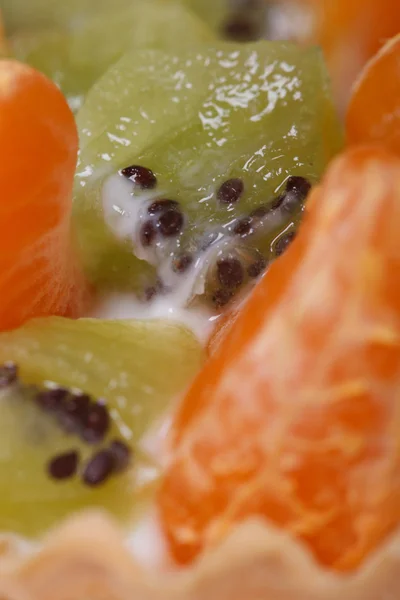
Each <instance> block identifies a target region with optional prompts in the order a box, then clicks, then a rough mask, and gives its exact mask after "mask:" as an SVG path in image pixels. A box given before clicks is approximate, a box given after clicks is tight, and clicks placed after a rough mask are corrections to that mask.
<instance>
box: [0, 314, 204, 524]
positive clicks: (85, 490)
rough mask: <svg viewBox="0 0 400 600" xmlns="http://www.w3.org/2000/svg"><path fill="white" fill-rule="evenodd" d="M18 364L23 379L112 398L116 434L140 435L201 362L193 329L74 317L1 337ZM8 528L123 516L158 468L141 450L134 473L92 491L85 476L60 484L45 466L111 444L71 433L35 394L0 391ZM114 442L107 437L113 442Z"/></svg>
mask: <svg viewBox="0 0 400 600" xmlns="http://www.w3.org/2000/svg"><path fill="white" fill-rule="evenodd" d="M6 361H14V362H15V363H17V364H18V365H19V368H20V375H21V379H22V381H23V382H24V383H27V384H33V385H39V386H42V385H43V383H44V382H46V381H50V382H56V383H57V384H58V385H60V386H65V387H67V388H69V389H70V388H73V389H74V388H78V389H80V390H83V392H85V393H87V394H90V395H91V396H93V397H94V398H96V399H99V398H104V399H105V401H106V403H107V407H108V409H109V412H110V415H111V418H112V424H111V431H110V434H109V436H108V437H109V439H114V438H117V439H118V438H119V439H121V438H122V439H125V440H126V441H127V442H128V444H129V445H131V446H133V448H134V449H135V448H136V444H137V442H138V440H139V438H140V437H141V436H142V435H143V433H144V432H145V431H147V429H148V427H149V426H150V425H151V423H152V422H153V421H154V420H155V419H157V417H159V416H160V415H161V414H162V413H163V411H164V410H165V409H166V408H167V406H168V404H169V403H170V402H171V401H172V400H173V399H174V398H175V397H176V395H177V394H179V393H182V391H183V390H184V389H185V386H187V384H188V383H189V382H190V380H191V377H193V375H194V374H195V373H196V371H197V370H198V368H199V366H200V364H201V361H202V351H201V349H200V347H199V345H198V343H197V342H196V341H195V340H194V338H193V337H192V335H191V334H189V333H188V332H186V330H185V329H183V328H181V327H179V326H175V325H170V324H164V323H160V322H157V321H154V322H144V321H143V322H125V321H99V320H91V319H82V320H78V321H69V320H67V319H61V318H48V319H39V320H34V321H31V322H30V323H29V324H27V325H25V326H24V327H23V328H21V329H18V330H15V331H13V332H11V333H6V334H2V335H1V336H0V363H3V362H6ZM0 407H1V415H2V416H1V423H0V427H1V436H0V487H1V489H2V490H4V491H6V492H7V493H4V494H3V495H2V499H1V500H0V531H7V530H9V531H13V532H18V533H21V534H25V535H35V534H37V533H39V532H40V531H43V530H45V529H46V528H47V527H49V526H52V525H53V524H55V523H56V522H57V521H58V520H59V519H60V518H62V517H63V516H65V515H66V514H69V513H70V512H71V511H74V510H77V509H79V508H84V507H85V506H93V505H96V506H103V507H105V508H107V509H108V510H110V511H111V512H113V513H114V514H115V515H116V516H118V517H120V518H124V517H125V518H126V517H128V516H129V515H132V513H133V512H134V511H135V510H136V509H137V507H138V504H140V503H141V502H143V501H144V500H145V496H146V494H148V493H149V492H150V491H151V482H150V483H148V482H147V483H148V485H147V484H146V477H147V480H148V479H149V477H148V476H149V474H150V475H151V477H152V480H153V484H154V479H155V477H156V475H155V473H157V468H156V466H155V465H154V464H153V463H152V462H151V461H150V460H149V458H146V456H143V455H142V454H141V452H140V450H138V449H136V451H135V452H134V458H133V466H132V469H128V470H127V471H126V472H125V473H122V474H120V475H118V476H115V477H112V478H110V479H109V480H108V481H107V482H106V483H105V484H104V485H101V486H100V487H96V488H89V487H87V486H85V485H84V484H83V483H82V480H81V477H78V476H76V477H74V478H72V479H68V480H66V481H54V480H53V479H51V478H50V477H49V476H48V474H47V470H46V465H47V464H48V463H49V461H50V460H51V459H52V458H54V457H55V456H57V455H59V454H60V453H62V452H67V451H71V450H78V451H79V453H80V456H81V458H82V464H84V463H85V461H86V460H87V459H89V457H91V456H92V455H93V452H94V451H96V450H99V448H103V447H104V446H105V444H100V445H99V444H98V445H97V446H96V445H92V444H91V445H88V444H87V443H84V442H82V441H81V440H80V439H79V438H78V437H76V436H74V435H71V434H66V433H65V432H63V430H62V429H61V428H60V427H59V426H57V425H56V422H55V420H54V418H53V417H52V416H49V415H47V414H46V413H44V412H43V411H41V410H40V409H39V408H38V407H37V406H36V405H35V403H34V402H33V401H32V392H31V391H30V390H25V391H23V392H22V393H21V391H20V390H19V389H18V387H17V388H12V387H11V388H7V389H6V390H4V391H1V390H0ZM107 443H108V442H107Z"/></svg>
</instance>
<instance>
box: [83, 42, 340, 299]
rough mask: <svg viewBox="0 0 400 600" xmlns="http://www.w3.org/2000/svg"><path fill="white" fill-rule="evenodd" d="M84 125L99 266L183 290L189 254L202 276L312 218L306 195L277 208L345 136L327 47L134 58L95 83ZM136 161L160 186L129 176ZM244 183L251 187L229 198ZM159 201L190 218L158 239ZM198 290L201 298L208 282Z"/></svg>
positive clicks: (111, 281)
mask: <svg viewBox="0 0 400 600" xmlns="http://www.w3.org/2000/svg"><path fill="white" fill-rule="evenodd" d="M121 82H123V86H124V93H123V94H120V93H118V92H117V91H116V90H118V89H119V87H118V86H119V85H120V84H121ZM78 125H79V129H80V136H81V153H80V160H79V165H78V171H77V175H76V186H75V220H76V227H77V230H78V233H79V237H80V242H81V248H82V251H83V256H84V260H85V265H86V269H87V272H88V273H89V274H90V277H91V279H92V281H93V282H94V283H96V284H97V285H102V286H104V287H113V286H114V287H119V286H122V285H125V286H126V287H130V288H135V289H141V287H142V286H143V281H146V278H148V277H151V275H149V273H150V274H151V273H153V277H154V274H155V273H156V272H158V275H159V276H160V277H161V279H163V278H165V279H166V281H164V283H165V284H166V285H167V286H168V285H170V286H171V287H173V286H174V285H175V282H176V279H175V278H174V276H173V274H172V271H173V266H172V265H174V264H175V261H176V260H177V259H179V257H180V256H182V254H183V255H185V254H189V255H191V256H192V258H194V265H195V266H197V268H198V270H199V271H201V272H204V271H207V269H208V268H209V267H211V266H212V265H213V264H214V262H215V259H216V258H224V257H225V255H226V254H228V255H229V256H230V257H231V255H233V257H234V258H238V257H239V258H241V257H244V258H243V261H244V262H246V260H254V258H257V257H259V255H260V252H261V253H262V254H263V255H264V258H265V259H267V260H268V259H269V258H270V257H271V256H272V255H273V248H274V244H273V242H274V240H275V239H277V238H278V237H279V235H280V234H281V233H282V232H283V231H286V230H290V229H291V228H294V227H295V223H296V222H297V221H298V219H299V216H300V214H301V212H302V202H301V201H299V202H297V203H294V204H295V205H294V206H292V207H291V208H290V207H288V206H285V208H284V209H282V207H281V208H274V206H275V203H276V200H277V196H278V195H279V194H280V192H282V191H283V190H284V189H285V185H286V183H287V182H288V178H289V177H290V176H292V175H299V176H303V177H305V178H306V179H307V180H309V181H310V182H315V181H316V180H318V178H319V176H320V174H321V172H322V171H323V169H324V167H325V165H326V163H327V161H328V160H329V158H330V157H331V156H332V154H333V153H334V152H335V151H336V150H337V149H338V147H339V146H340V142H341V135H340V126H339V125H338V122H337V120H336V116H335V114H334V110H333V108H332V103H331V98H330V93H329V85H328V81H327V78H326V73H325V69H324V65H323V61H322V57H321V54H320V52H319V51H318V50H314V49H309V50H304V51H301V50H299V48H298V47H297V46H294V45H291V44H285V43H279V44H276V43H275V44H274V43H269V42H260V43H257V44H250V45H231V44H224V43H221V44H215V45H214V46H207V47H206V46H202V47H201V48H198V49H197V50H193V51H186V52H181V53H180V54H179V55H176V54H174V53H161V52H156V51H143V52H140V53H138V52H135V53H128V54H127V55H125V56H124V57H123V58H122V59H121V60H120V61H119V62H118V63H117V64H116V65H115V66H114V67H112V68H111V69H110V70H109V71H108V73H107V74H106V75H105V76H104V77H103V78H102V79H101V80H100V81H99V82H98V83H97V84H96V85H95V86H94V87H93V88H92V90H91V91H90V93H89V95H88V97H87V101H86V103H85V105H84V107H83V108H82V110H81V111H80V112H79V114H78ZM129 165H141V166H144V167H146V168H149V169H151V170H152V171H153V172H154V173H155V175H156V177H157V186H156V187H155V188H153V189H151V190H148V189H147V190H143V189H140V186H135V185H134V183H133V182H131V181H129V180H128V179H126V178H124V177H123V176H122V175H121V173H120V172H119V170H120V169H124V168H126V167H128V166H129ZM232 180H233V181H238V180H239V181H240V184H241V186H242V187H243V192H242V193H241V194H239V196H240V197H239V198H238V200H237V202H235V203H233V202H228V203H227V202H224V201H221V200H220V199H219V197H218V196H219V194H218V190H219V189H220V187H221V186H222V185H224V184H225V183H226V182H227V181H229V182H231V181H232ZM158 199H168V200H173V201H174V202H178V203H180V212H181V214H182V216H183V223H181V227H180V229H179V231H177V233H176V235H175V234H174V235H170V236H164V239H162V236H161V237H160V236H155V239H154V243H153V240H150V242H149V243H147V241H148V238H151V236H150V235H147V233H148V232H146V231H144V230H143V229H142V228H143V226H145V225H146V226H147V225H148V222H147V221H146V220H147V219H148V214H149V213H148V210H149V207H150V205H151V204H152V203H153V202H154V201H156V200H158ZM260 205H262V207H263V209H264V208H265V207H266V210H265V211H264V210H263V211H262V216H261V217H259V218H258V217H255V219H254V222H255V223H256V227H254V229H253V228H252V227H250V228H249V229H250V231H249V230H248V231H247V233H246V232H245V234H244V235H241V234H240V233H239V231H240V229H239V230H236V227H237V226H238V225H241V224H242V223H241V219H242V218H247V217H248V215H249V214H250V213H251V212H252V211H253V210H254V209H259V208H260ZM236 231H237V232H236ZM143 233H146V235H145V236H144V237H145V238H146V237H147V241H146V240H145V242H143V235H142V234H143ZM249 233H250V235H248V234H249ZM166 238H167V239H166ZM212 242H214V243H212ZM146 245H147V246H150V247H145V246H146ZM202 248H207V253H206V254H205V255H204V254H202ZM199 263H200V267H199ZM149 265H151V268H149ZM196 286H197V289H196V290H195V291H194V294H196V293H200V294H201V293H203V292H204V288H205V287H207V283H204V282H202V281H201V277H198V278H197V279H196V280H195V282H194V287H196Z"/></svg>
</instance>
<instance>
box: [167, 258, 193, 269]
mask: <svg viewBox="0 0 400 600" xmlns="http://www.w3.org/2000/svg"><path fill="white" fill-rule="evenodd" d="M192 263H193V256H192V255H191V254H182V255H181V256H178V257H177V258H175V260H174V261H173V263H172V270H173V271H174V273H185V272H186V271H187V270H188V268H189V267H190V266H191V264H192Z"/></svg>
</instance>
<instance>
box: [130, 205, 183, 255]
mask: <svg viewBox="0 0 400 600" xmlns="http://www.w3.org/2000/svg"><path fill="white" fill-rule="evenodd" d="M147 214H148V217H149V218H147V219H146V220H145V222H144V223H143V225H142V226H141V229H140V234H139V237H140V241H141V243H142V245H143V246H144V247H145V248H146V247H149V246H151V245H152V244H153V243H154V242H155V241H156V238H157V237H158V235H160V236H161V237H164V238H170V237H176V236H178V235H179V234H180V233H181V231H182V229H183V226H184V223H185V219H184V216H183V213H182V211H181V207H180V204H179V202H176V200H169V199H164V198H162V199H160V200H155V201H154V202H152V204H150V206H149V207H148V209H147Z"/></svg>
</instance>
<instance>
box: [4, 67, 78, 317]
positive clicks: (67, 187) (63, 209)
mask: <svg viewBox="0 0 400 600" xmlns="http://www.w3.org/2000/svg"><path fill="white" fill-rule="evenodd" d="M0 110H1V117H2V118H1V120H0V140H1V155H2V159H1V164H0V187H1V199H0V232H1V235H0V238H1V241H0V272H1V279H0V329H10V328H12V327H16V326H18V325H19V324H20V323H22V322H23V321H25V320H27V319H28V318H31V317H35V316H41V315H47V314H61V315H68V316H78V315H79V314H80V312H81V310H82V309H83V306H84V304H85V302H84V301H85V297H86V294H85V292H86V288H85V284H84V281H83V277H82V274H81V272H80V269H79V268H78V264H77V261H76V258H75V255H74V248H73V243H72V240H71V222H70V221H71V204H72V186H73V178H74V172H75V166H76V160H77V151H78V135H77V131H76V126H75V122H74V118H73V115H72V113H71V111H70V110H69V108H68V106H67V103H66V101H65V99H64V98H63V96H62V94H61V92H60V91H59V90H58V89H57V87H56V86H55V85H54V84H53V83H52V82H50V81H49V80H47V79H46V78H45V77H44V76H43V75H41V74H40V73H38V72H37V71H35V70H34V69H32V68H30V67H28V66H26V65H22V64H20V63H18V62H16V61H12V60H0Z"/></svg>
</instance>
